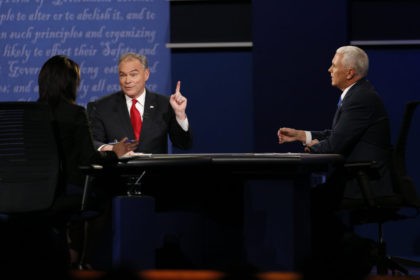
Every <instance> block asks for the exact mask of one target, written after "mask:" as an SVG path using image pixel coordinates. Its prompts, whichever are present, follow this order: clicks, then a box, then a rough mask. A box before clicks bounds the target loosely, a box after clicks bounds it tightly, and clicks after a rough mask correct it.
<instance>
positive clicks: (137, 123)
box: [130, 98, 141, 140]
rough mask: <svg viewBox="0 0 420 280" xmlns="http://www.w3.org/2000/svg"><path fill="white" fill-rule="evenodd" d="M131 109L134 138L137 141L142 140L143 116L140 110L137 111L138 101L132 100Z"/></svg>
mask: <svg viewBox="0 0 420 280" xmlns="http://www.w3.org/2000/svg"><path fill="white" fill-rule="evenodd" d="M131 102H132V103H131V109H130V118H131V125H132V126H133V131H134V136H135V137H136V139H137V140H138V139H140V131H141V116H140V112H139V110H137V109H136V103H137V100H136V99H134V98H133V99H132V100H131Z"/></svg>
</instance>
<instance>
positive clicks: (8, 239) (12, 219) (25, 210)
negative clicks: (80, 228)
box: [0, 102, 90, 276]
mask: <svg viewBox="0 0 420 280" xmlns="http://www.w3.org/2000/svg"><path fill="white" fill-rule="evenodd" d="M62 180H63V178H62V176H61V163H60V155H59V151H58V147H57V143H56V135H55V129H54V121H53V116H52V112H51V109H50V107H49V106H48V105H46V104H42V103H38V102H0V229H1V230H0V246H1V249H0V252H1V253H0V265H1V268H2V269H10V270H13V273H17V272H21V273H24V272H28V273H29V272H30V273H34V271H30V269H26V268H31V269H32V270H39V272H41V271H42V272H43V273H45V270H49V271H56V272H57V273H66V272H67V269H68V268H69V267H68V265H69V250H68V246H67V234H66V227H67V223H68V222H69V221H71V220H72V219H79V218H81V219H84V218H85V216H84V213H83V211H82V210H84V209H82V208H81V207H82V205H81V204H82V199H81V196H73V197H71V196H65V195H64V193H63V192H64V187H65V185H64V183H63V182H62ZM89 217H90V216H89ZM43 275H44V276H45V274H43ZM56 275H57V274H56ZM61 276H63V275H61Z"/></svg>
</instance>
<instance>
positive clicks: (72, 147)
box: [53, 102, 118, 186]
mask: <svg viewBox="0 0 420 280" xmlns="http://www.w3.org/2000/svg"><path fill="white" fill-rule="evenodd" d="M53 114H54V119H55V128H56V132H57V137H58V148H59V152H60V157H61V161H62V167H63V172H64V176H65V177H64V180H65V182H66V183H68V184H72V185H77V186H83V182H84V175H83V174H82V173H81V172H80V171H79V166H80V165H88V164H92V163H97V164H103V165H107V164H113V163H116V162H117V161H118V158H117V155H116V154H115V153H114V152H112V151H109V152H99V151H97V150H96V149H95V147H94V145H93V138H92V134H91V131H90V128H89V123H88V118H87V114H86V109H85V108H84V107H82V106H79V105H74V104H70V103H66V102H60V103H59V104H58V106H57V107H56V108H55V109H53Z"/></svg>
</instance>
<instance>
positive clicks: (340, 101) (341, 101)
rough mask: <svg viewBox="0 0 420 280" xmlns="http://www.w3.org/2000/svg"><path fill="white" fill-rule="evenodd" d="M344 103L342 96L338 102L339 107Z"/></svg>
mask: <svg viewBox="0 0 420 280" xmlns="http://www.w3.org/2000/svg"><path fill="white" fill-rule="evenodd" d="M342 103H343V99H341V96H340V99H339V100H338V103H337V107H338V108H340V107H341V104H342Z"/></svg>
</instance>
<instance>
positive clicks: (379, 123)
mask: <svg viewBox="0 0 420 280" xmlns="http://www.w3.org/2000/svg"><path fill="white" fill-rule="evenodd" d="M311 133H312V137H313V139H318V140H320V143H319V144H317V145H314V146H313V147H312V148H311V152H313V153H338V154H342V155H343V156H344V157H345V159H346V161H347V162H354V161H371V160H375V161H377V163H378V165H379V167H380V173H381V179H380V180H375V181H374V182H373V184H374V185H375V186H374V188H373V194H374V195H377V196H386V195H390V194H392V184H391V180H390V175H389V161H390V151H391V140H390V138H391V136H390V125H389V119H388V115H387V112H386V110H385V107H384V105H383V103H382V101H381V99H380V97H379V96H378V94H377V92H376V90H375V88H374V87H373V86H372V84H371V83H370V82H369V81H368V80H366V79H361V80H359V81H358V82H357V83H356V84H355V85H353V86H352V87H351V88H350V90H349V91H348V92H347V94H346V96H345V97H344V99H343V102H342V105H341V107H339V108H338V109H337V111H336V113H335V116H334V120H333V124H332V128H331V129H329V130H324V131H311ZM344 196H345V197H350V198H353V197H354V198H360V197H361V193H360V191H359V187H358V186H357V183H356V182H355V180H350V181H347V183H346V189H345V192H344Z"/></svg>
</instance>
